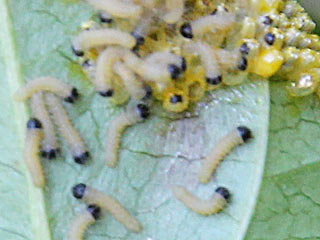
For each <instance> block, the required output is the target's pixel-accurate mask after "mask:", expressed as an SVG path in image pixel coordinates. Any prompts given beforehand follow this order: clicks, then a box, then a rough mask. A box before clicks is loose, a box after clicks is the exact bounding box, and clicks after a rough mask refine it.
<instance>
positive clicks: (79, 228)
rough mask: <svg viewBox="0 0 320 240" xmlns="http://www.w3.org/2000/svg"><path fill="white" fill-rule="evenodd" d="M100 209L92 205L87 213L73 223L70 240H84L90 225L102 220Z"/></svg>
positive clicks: (84, 212)
mask: <svg viewBox="0 0 320 240" xmlns="http://www.w3.org/2000/svg"><path fill="white" fill-rule="evenodd" d="M100 215H101V210H100V207H99V206H97V205H95V204H90V205H89V206H88V207H87V209H86V210H85V211H83V212H82V213H81V214H79V215H78V216H76V218H75V219H74V220H73V221H72V224H71V228H70V231H69V238H68V240H83V236H84V233H85V231H86V229H87V228H88V226H89V225H91V224H93V223H95V222H96V220H98V219H99V218H100Z"/></svg>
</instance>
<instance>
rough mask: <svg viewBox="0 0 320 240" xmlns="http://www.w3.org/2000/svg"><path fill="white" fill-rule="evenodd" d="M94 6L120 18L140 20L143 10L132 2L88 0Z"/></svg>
mask: <svg viewBox="0 0 320 240" xmlns="http://www.w3.org/2000/svg"><path fill="white" fill-rule="evenodd" d="M87 2H88V3H90V4H91V5H92V6H94V7H95V8H96V9H98V10H103V11H106V12H108V13H109V14H111V15H112V16H114V17H118V18H129V19H130V18H133V19H136V18H139V17H140V15H141V13H142V8H141V6H139V5H136V4H134V3H133V2H131V1H123V0H121V1H116V0H87Z"/></svg>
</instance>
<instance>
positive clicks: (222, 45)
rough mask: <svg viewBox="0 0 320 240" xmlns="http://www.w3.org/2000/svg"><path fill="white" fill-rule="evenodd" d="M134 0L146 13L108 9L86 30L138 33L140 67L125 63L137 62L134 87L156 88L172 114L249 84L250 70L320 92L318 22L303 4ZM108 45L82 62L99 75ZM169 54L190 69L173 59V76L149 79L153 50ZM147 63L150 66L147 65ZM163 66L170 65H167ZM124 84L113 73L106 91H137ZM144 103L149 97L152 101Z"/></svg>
mask: <svg viewBox="0 0 320 240" xmlns="http://www.w3.org/2000/svg"><path fill="white" fill-rule="evenodd" d="M88 2H89V3H91V4H92V5H93V6H94V7H96V8H97V9H98V10H100V11H101V10H106V9H109V8H108V7H105V8H103V7H101V6H100V5H99V6H98V5H97V4H95V3H92V2H94V1H93V0H88ZM102 2H103V1H102ZM132 2H133V3H134V4H136V5H135V6H136V7H140V8H141V9H140V8H139V9H140V10H141V11H140V10H139V11H140V12H139V14H140V15H139V17H136V18H135V17H132V16H131V15H129V13H128V14H127V17H125V16H123V15H121V16H120V17H119V16H112V14H108V13H106V11H102V13H100V22H99V21H94V19H93V20H90V21H89V22H86V23H84V25H83V29H84V30H85V31H89V32H90V31H92V30H95V29H119V30H121V31H123V32H126V33H129V34H131V35H132V36H134V37H135V39H136V44H135V47H133V48H132V49H129V50H130V51H132V52H134V53H135V54H136V55H135V56H136V57H137V58H138V60H139V61H138V60H136V62H137V63H135V65H134V66H136V67H132V66H133V65H132V63H131V62H130V61H129V60H128V59H129V58H126V57H124V58H123V59H122V60H120V61H122V62H123V63H124V65H126V64H127V65H128V66H129V68H130V67H131V70H132V71H133V72H134V74H135V76H136V78H134V79H133V77H132V78H130V81H131V82H130V84H133V85H138V84H136V83H135V82H134V81H139V82H140V86H144V87H146V88H147V87H148V89H149V95H150V92H151V91H150V89H152V99H153V100H155V101H160V102H162V105H163V107H164V109H166V110H167V111H170V112H182V111H184V110H186V109H188V107H189V106H190V104H192V103H195V102H198V101H200V100H201V99H202V97H203V96H204V95H205V93H206V92H207V91H211V90H214V89H217V88H219V87H221V86H224V85H237V84H241V83H242V82H243V81H244V80H245V79H247V78H248V75H249V76H257V75H258V76H260V77H263V78H270V77H272V76H274V75H279V76H281V78H282V79H287V80H288V83H289V86H288V91H289V93H290V94H291V95H293V96H305V95H308V94H311V93H313V92H315V91H317V89H318V84H319V77H320V75H319V74H320V58H319V56H320V55H319V52H318V51H319V50H320V40H319V36H318V35H316V34H312V31H313V30H314V29H315V23H314V22H313V21H312V19H311V18H310V17H309V15H308V14H307V13H306V12H305V10H304V9H303V8H302V7H301V6H300V5H299V4H298V3H297V2H296V1H293V0H288V1H281V0H215V1H207V0H186V1H184V2H182V3H180V1H178V0H167V1H166V2H165V3H163V2H161V3H160V2H158V1H153V0H144V1H142V0H141V1H132ZM172 3H175V4H176V5H172ZM170 4H171V5H170ZM179 4H180V5H179ZM181 4H183V5H182V6H181ZM170 6H171V7H170ZM172 6H179V8H178V7H176V8H173V7H172ZM181 7H182V9H183V11H182V12H181ZM137 9H138V8H137ZM137 11H138V10H137ZM141 12H142V13H141ZM179 12H181V13H180V15H179ZM115 14H118V12H116V13H115ZM121 14H122V13H121ZM105 15H107V16H108V17H107V18H106V17H105ZM101 16H102V17H101ZM168 19H169V20H168ZM172 19H175V20H172ZM137 29H138V30H137ZM141 32H142V33H143V34H141ZM137 33H139V34H137ZM112 44H114V43H112ZM122 45H123V44H122ZM108 47H109V45H107V44H106V45H105V46H98V47H92V48H91V49H88V50H87V51H84V54H83V56H82V58H81V61H82V63H83V66H84V70H85V71H86V72H87V73H88V74H89V75H90V76H91V77H92V78H94V77H95V66H96V59H97V58H98V57H99V55H100V53H101V52H102V51H103V50H104V49H106V48H108ZM163 52H166V53H171V54H173V55H175V56H180V57H181V59H182V57H183V61H184V63H185V66H184V67H182V66H180V65H179V64H180V63H179V64H178V63H175V65H172V64H169V60H168V64H167V65H168V66H169V67H170V66H171V68H169V70H168V71H169V73H170V74H171V78H168V79H164V80H163V79H160V80H158V79H157V80H153V78H152V77H151V78H150V77H149V78H148V77H146V76H147V74H146V75H144V73H145V72H146V70H141V69H146V68H148V66H150V68H155V69H156V68H157V67H158V66H160V62H159V63H158V62H155V63H152V64H153V65H152V64H151V65H150V64H149V65H146V64H144V61H147V60H145V59H148V57H149V56H150V55H152V54H153V53H163ZM124 55H125V54H124ZM130 59H133V58H132V57H131V58H130ZM128 62H129V63H128ZM164 62H165V60H164ZM139 64H140V65H143V64H144V65H143V67H140V65H139ZM161 64H163V63H162V62H161ZM172 66H173V67H172ZM135 68H137V69H135ZM140 68H141V69H140ZM183 68H185V69H183ZM148 70H150V69H148ZM163 71H167V70H166V69H165V68H164V69H163ZM150 72H151V73H152V71H151V70H150ZM160 72H161V71H160ZM155 74H157V73H156V71H155ZM170 74H169V75H170ZM149 75H150V74H149ZM149 75H148V76H149ZM164 76H167V75H165V74H164ZM150 79H151V80H150ZM124 81H125V80H124V79H123V78H121V77H120V76H119V75H118V74H113V79H112V94H105V93H104V94H101V92H100V94H101V95H104V96H107V97H109V98H110V100H111V101H113V102H114V103H115V104H123V103H125V102H126V101H128V99H129V98H130V97H132V96H130V93H129V92H128V91H127V87H126V86H128V85H127V84H128V83H126V84H124ZM141 83H142V84H141ZM110 91H111V90H109V92H110ZM319 93H320V90H319ZM147 95H148V94H147ZM141 100H142V101H146V98H142V99H141ZM148 101H149V100H148Z"/></svg>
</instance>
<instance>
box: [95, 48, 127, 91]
mask: <svg viewBox="0 0 320 240" xmlns="http://www.w3.org/2000/svg"><path fill="white" fill-rule="evenodd" d="M123 54H124V49H123V48H121V47H116V46H110V47H108V48H106V49H105V50H104V51H103V52H102V53H101V54H100V55H99V57H98V59H97V67H96V77H95V80H94V84H95V86H96V90H97V91H98V92H99V94H100V95H101V96H103V97H112V96H113V93H114V90H113V87H112V81H111V78H112V73H113V65H114V63H115V62H117V61H118V60H120V59H121V58H122V56H123Z"/></svg>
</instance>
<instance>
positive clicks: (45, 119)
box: [31, 92, 60, 159]
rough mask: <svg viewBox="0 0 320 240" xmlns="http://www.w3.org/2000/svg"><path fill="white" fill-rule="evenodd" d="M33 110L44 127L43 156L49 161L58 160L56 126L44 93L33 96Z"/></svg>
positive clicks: (58, 150)
mask: <svg viewBox="0 0 320 240" xmlns="http://www.w3.org/2000/svg"><path fill="white" fill-rule="evenodd" d="M31 109H32V115H33V116H34V117H35V118H36V119H38V120H39V121H40V122H41V123H42V126H43V132H44V139H43V140H42V143H41V146H42V150H41V154H42V156H43V157H45V158H48V159H53V158H56V157H57V155H58V153H59V152H60V149H59V147H58V143H57V137H56V130H55V126H54V124H53V122H52V120H51V118H50V116H49V113H48V111H47V108H46V106H45V103H44V98H43V92H37V93H35V94H33V95H32V97H31Z"/></svg>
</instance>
